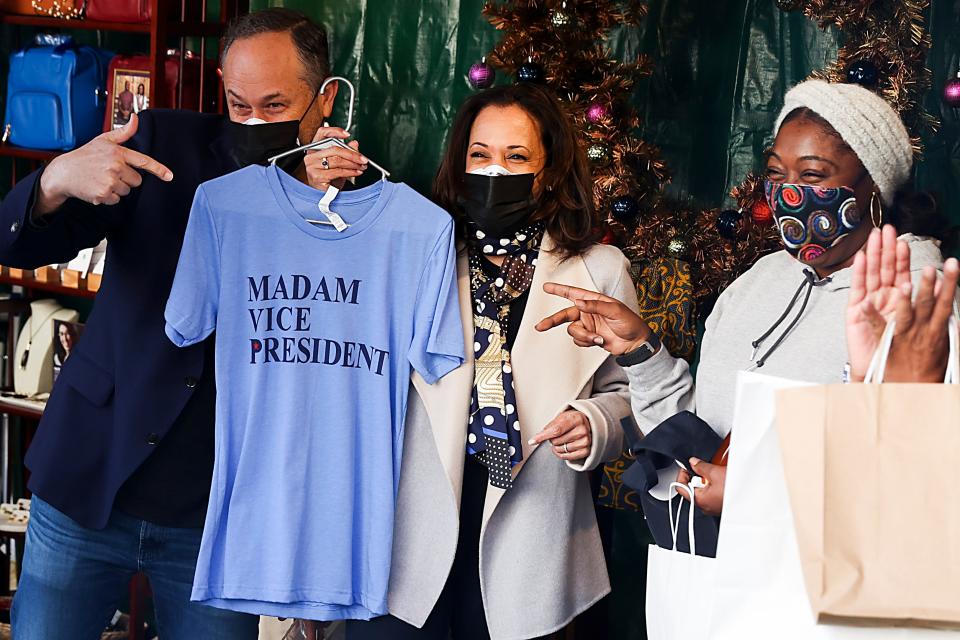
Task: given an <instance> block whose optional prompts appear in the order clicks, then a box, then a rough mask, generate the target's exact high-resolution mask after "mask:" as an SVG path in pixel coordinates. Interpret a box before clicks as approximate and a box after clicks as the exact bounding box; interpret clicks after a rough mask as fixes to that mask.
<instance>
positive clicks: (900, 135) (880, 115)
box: [774, 80, 913, 205]
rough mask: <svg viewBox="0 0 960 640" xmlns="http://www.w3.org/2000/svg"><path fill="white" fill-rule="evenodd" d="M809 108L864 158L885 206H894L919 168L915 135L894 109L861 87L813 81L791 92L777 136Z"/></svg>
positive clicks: (779, 120)
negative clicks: (786, 121) (793, 117)
mask: <svg viewBox="0 0 960 640" xmlns="http://www.w3.org/2000/svg"><path fill="white" fill-rule="evenodd" d="M803 107H806V108H808V109H810V110H811V111H813V112H815V113H816V114H817V115H819V116H820V117H821V118H823V119H824V120H826V121H827V122H829V123H830V126H832V127H833V128H834V129H835V130H836V132H837V133H838V134H840V137H841V138H843V141H844V142H846V143H847V145H848V146H849V147H850V148H851V149H852V150H853V152H854V153H855V154H857V157H858V158H860V162H862V163H863V166H864V168H865V169H866V170H867V172H868V173H869V174H870V177H871V178H873V182H874V183H875V184H876V185H877V188H878V189H879V190H880V198H881V199H882V200H883V203H884V204H885V205H891V204H893V199H894V195H895V194H896V192H897V189H899V188H900V187H902V186H903V185H904V184H906V183H907V181H908V180H909V179H910V167H911V165H912V164H913V146H912V145H911V143H910V135H909V134H908V133H907V129H906V127H904V126H903V121H902V120H900V116H899V115H897V112H896V111H894V110H893V107H891V106H890V105H889V104H887V101H886V100H884V99H883V98H881V97H880V96H878V95H877V94H875V93H874V92H873V91H870V90H869V89H865V88H863V87H861V86H860V85H856V84H833V83H829V82H825V81H823V80H807V81H806V82H801V83H800V84H798V85H797V86H795V87H794V88H792V89H790V91H788V92H787V95H786V97H785V98H784V104H783V110H782V111H780V116H779V117H778V118H777V124H776V126H775V127H774V135H776V133H777V132H779V131H780V125H781V124H783V120H784V119H785V118H786V117H787V116H788V115H789V114H790V112H792V111H794V110H796V109H800V108H803Z"/></svg>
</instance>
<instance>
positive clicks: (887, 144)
mask: <svg viewBox="0 0 960 640" xmlns="http://www.w3.org/2000/svg"><path fill="white" fill-rule="evenodd" d="M784 102H785V105H784V108H783V110H782V112H781V114H780V117H779V118H778V120H777V124H776V127H775V132H776V138H775V141H774V144H773V146H772V148H771V149H770V150H769V151H768V153H767V161H766V174H767V183H766V191H767V198H768V201H769V203H770V206H771V209H772V210H773V212H774V217H775V219H776V223H777V225H778V228H779V230H780V234H781V239H782V241H783V245H784V250H783V251H779V252H777V253H774V254H771V255H768V256H766V257H764V258H762V259H761V260H759V261H757V263H756V264H755V265H754V266H753V267H752V268H751V269H750V270H749V271H747V272H746V273H745V274H743V275H742V276H741V277H740V278H738V279H737V280H736V281H735V282H734V283H733V284H732V285H730V287H728V288H727V289H726V290H725V291H724V292H723V294H721V295H720V297H719V298H718V300H717V303H716V305H715V307H714V309H713V312H712V313H711V314H710V316H709V317H708V318H707V320H706V331H705V334H704V336H703V342H702V345H701V351H700V363H699V367H698V369H697V380H696V384H695V383H694V379H693V377H692V375H691V373H690V370H689V368H688V366H687V363H686V362H685V361H683V360H682V359H679V358H674V357H673V356H671V355H670V353H669V352H667V350H666V349H665V348H663V347H661V345H660V341H659V339H658V338H657V337H656V335H655V334H653V332H652V331H651V330H650V329H649V327H648V326H647V324H646V323H645V322H643V320H642V319H640V318H639V317H638V316H637V315H636V314H634V313H633V312H631V311H630V310H628V309H627V308H626V307H625V306H623V305H622V304H620V303H617V302H615V301H612V300H610V299H609V298H606V297H604V296H600V295H598V294H595V293H593V292H589V291H584V290H582V289H573V288H571V287H566V286H564V285H562V284H552V283H548V284H547V285H545V287H544V288H545V290H547V291H548V292H549V293H553V294H556V295H561V296H564V297H567V298H568V299H570V300H571V301H573V302H574V305H575V306H572V307H570V308H568V309H565V310H564V311H560V312H558V313H556V314H554V315H553V316H550V317H549V318H546V319H544V320H543V321H542V322H540V323H539V324H538V325H537V329H538V330H540V331H546V330H548V329H550V328H552V327H556V326H558V325H561V324H565V323H569V326H568V328H567V331H568V333H569V334H570V335H571V337H573V339H574V341H575V342H576V343H577V344H578V345H580V346H583V347H590V346H594V345H596V346H601V347H602V348H604V349H606V350H607V351H610V352H611V353H613V354H615V355H617V356H618V362H619V363H620V364H621V365H622V366H623V367H624V368H625V369H626V372H627V375H628V378H629V381H630V393H631V400H632V405H633V413H634V417H635V418H636V420H637V423H638V424H639V426H640V428H641V429H642V430H643V431H644V432H645V433H646V432H648V431H650V430H652V429H653V428H654V427H656V426H657V425H658V424H660V423H661V422H662V421H664V420H666V419H667V418H669V417H671V416H673V415H675V414H677V413H678V412H680V411H684V410H687V411H695V412H696V414H697V415H698V416H699V417H700V418H701V419H702V420H704V421H705V422H707V423H708V424H709V425H710V426H711V427H712V428H713V429H714V430H715V431H716V432H717V433H719V434H720V435H721V436H725V435H726V434H727V433H729V431H730V428H731V423H732V420H733V403H734V391H735V384H736V378H737V376H736V374H737V372H738V371H761V372H762V373H765V374H769V375H773V376H780V377H784V378H791V379H795V380H802V381H806V382H813V383H823V384H826V383H833V382H841V381H842V380H844V379H845V377H846V376H848V375H851V374H852V375H854V376H856V375H862V373H863V372H858V371H853V372H851V371H849V367H848V366H847V364H846V363H847V344H846V337H845V334H844V317H845V313H846V309H847V299H848V295H849V290H850V284H851V271H852V270H851V268H850V267H851V266H852V264H853V261H854V256H855V255H856V254H857V252H858V251H859V250H860V249H861V248H862V247H863V246H864V244H865V243H866V241H867V239H868V238H869V236H870V234H871V232H872V231H873V230H874V229H879V228H880V227H882V226H883V225H884V223H893V224H895V225H897V226H898V227H899V228H900V229H902V230H904V231H907V233H905V234H904V235H902V236H901V239H902V240H904V241H905V242H906V243H907V244H908V245H909V247H910V269H911V271H912V273H913V275H914V276H915V277H917V278H919V275H920V273H921V272H922V270H923V268H924V267H926V266H934V267H936V268H940V267H941V265H942V263H943V258H942V256H941V253H940V249H939V242H938V241H937V240H935V239H934V237H933V236H936V235H938V234H939V233H942V231H943V228H944V226H945V225H944V224H943V223H942V222H941V221H940V219H939V216H937V215H936V212H935V210H934V209H935V206H934V203H933V202H932V201H931V199H930V198H929V197H923V196H917V195H908V194H907V192H906V191H904V187H905V186H906V184H907V183H908V181H909V179H910V169H911V165H912V161H913V148H912V145H911V141H910V137H909V135H908V134H907V131H906V129H905V127H904V125H903V123H902V121H901V120H900V118H899V116H898V115H897V113H896V112H895V111H894V110H893V109H892V108H891V107H890V106H889V105H888V104H887V103H886V102H885V101H884V100H883V99H882V98H880V97H879V96H878V95H877V94H875V93H873V92H871V91H869V90H867V89H864V88H863V87H860V86H857V85H846V84H830V83H827V82H824V81H821V80H811V81H807V82H803V83H801V84H799V85H797V86H796V87H794V88H793V89H791V90H790V91H789V92H788V93H787V95H786V97H785V101H784ZM918 204H919V205H921V206H918ZM922 205H926V210H924V207H923V206H922ZM855 360H856V361H860V359H859V358H857V359H855ZM691 463H692V465H693V468H694V471H695V472H696V473H697V475H700V476H702V477H703V478H704V479H705V480H706V481H707V486H706V488H704V489H703V490H702V491H700V492H698V496H697V506H699V507H701V508H702V509H703V510H704V511H705V512H707V513H712V514H717V513H719V512H720V510H721V508H722V503H723V486H724V479H725V467H714V466H713V465H710V464H709V463H707V462H703V461H699V460H692V461H691ZM676 476H677V473H676V472H675V471H673V470H666V471H664V472H661V477H660V482H659V484H658V485H657V487H655V489H654V490H653V491H651V493H653V494H654V495H655V496H656V497H658V498H661V499H665V498H667V497H668V496H670V495H671V491H670V489H669V486H670V483H671V482H672V481H674V480H675V479H676ZM686 479H688V478H681V480H686Z"/></svg>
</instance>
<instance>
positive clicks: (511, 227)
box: [457, 173, 537, 238]
mask: <svg viewBox="0 0 960 640" xmlns="http://www.w3.org/2000/svg"><path fill="white" fill-rule="evenodd" d="M534 177H535V176H534V174H532V173H521V174H510V175H483V174H477V173H467V174H465V175H464V176H463V191H462V195H461V196H460V197H459V198H458V199H457V202H458V204H459V205H460V206H461V207H463V212H464V213H465V214H466V216H467V218H469V219H470V220H471V221H472V222H474V223H475V224H476V225H477V226H478V227H480V230H481V231H483V232H484V233H485V234H487V235H488V236H492V237H494V238H505V237H508V236H510V235H512V234H513V233H515V232H516V231H517V230H518V229H519V228H520V227H522V226H523V225H524V224H525V223H527V222H528V221H529V219H530V216H531V215H532V214H533V212H534V211H535V210H536V208H537V201H536V198H534V196H533V182H534Z"/></svg>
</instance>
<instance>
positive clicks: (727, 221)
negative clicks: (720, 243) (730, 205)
mask: <svg viewBox="0 0 960 640" xmlns="http://www.w3.org/2000/svg"><path fill="white" fill-rule="evenodd" d="M742 219H743V216H742V215H740V212H739V211H735V210H733V209H727V210H726V211H721V212H720V214H719V215H718V216H717V232H718V233H719V234H720V237H721V238H725V239H727V240H736V239H737V226H738V225H739V224H740V221H741V220H742Z"/></svg>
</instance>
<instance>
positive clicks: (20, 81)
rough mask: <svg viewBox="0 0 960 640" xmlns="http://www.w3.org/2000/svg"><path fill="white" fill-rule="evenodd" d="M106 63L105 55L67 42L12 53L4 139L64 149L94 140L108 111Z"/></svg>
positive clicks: (37, 146)
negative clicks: (106, 109)
mask: <svg viewBox="0 0 960 640" xmlns="http://www.w3.org/2000/svg"><path fill="white" fill-rule="evenodd" d="M40 38H41V37H38V40H40ZM40 41H42V40H40ZM108 61H109V54H107V53H106V52H104V51H101V50H99V49H96V48H94V47H86V46H78V45H76V44H74V43H73V40H72V39H69V38H67V39H64V40H62V41H61V42H60V43H59V44H57V45H55V46H30V47H27V48H26V49H23V50H22V51H17V52H14V53H13V54H11V55H10V75H9V76H8V78H7V108H6V114H5V116H4V130H3V141H4V142H6V141H7V140H9V141H10V142H11V143H12V144H15V145H17V146H20V147H27V148H30V149H50V150H53V149H59V150H67V149H73V148H75V147H78V146H80V145H82V144H84V143H86V142H88V141H90V140H92V139H93V138H94V137H96V136H97V135H98V134H99V133H100V131H101V128H102V126H103V114H104V110H105V108H106V82H107V65H108Z"/></svg>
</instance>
